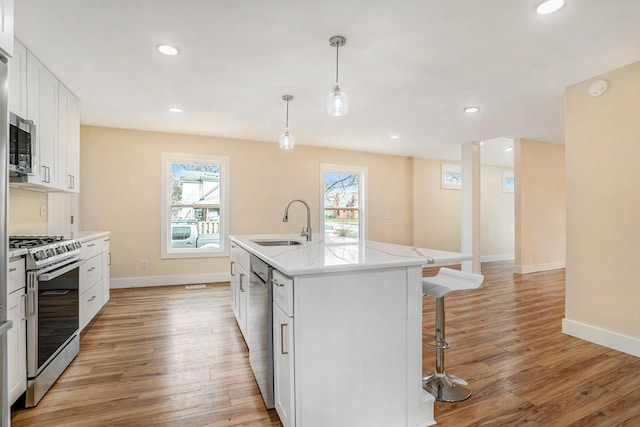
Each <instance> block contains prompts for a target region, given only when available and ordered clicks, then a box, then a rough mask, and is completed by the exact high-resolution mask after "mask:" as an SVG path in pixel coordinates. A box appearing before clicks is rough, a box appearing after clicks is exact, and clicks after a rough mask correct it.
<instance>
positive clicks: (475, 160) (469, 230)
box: [460, 142, 480, 273]
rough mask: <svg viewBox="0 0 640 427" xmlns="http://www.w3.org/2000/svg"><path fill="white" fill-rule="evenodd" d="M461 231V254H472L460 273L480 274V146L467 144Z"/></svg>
mask: <svg viewBox="0 0 640 427" xmlns="http://www.w3.org/2000/svg"><path fill="white" fill-rule="evenodd" d="M461 226H462V230H461V233H460V236H461V239H462V242H461V249H462V252H463V253H467V254H472V255H473V260H472V261H464V262H463V263H462V271H467V272H469V271H470V272H473V273H480V144H479V143H478V142H468V143H466V144H464V145H463V146H462V220H461Z"/></svg>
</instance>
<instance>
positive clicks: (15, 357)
mask: <svg viewBox="0 0 640 427" xmlns="http://www.w3.org/2000/svg"><path fill="white" fill-rule="evenodd" d="M25 303H26V294H25V293H24V288H21V289H20V290H17V291H15V292H12V293H11V294H9V300H8V310H7V318H8V319H9V320H11V321H12V322H13V327H12V328H11V329H9V332H8V333H7V344H8V345H7V373H8V378H7V382H8V384H9V405H12V404H13V403H14V402H15V401H16V399H18V397H20V395H22V393H24V392H25V391H26V390H27V347H26V346H27V323H26V306H25Z"/></svg>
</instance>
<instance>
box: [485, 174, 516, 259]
mask: <svg viewBox="0 0 640 427" xmlns="http://www.w3.org/2000/svg"><path fill="white" fill-rule="evenodd" d="M504 171H510V172H513V168H506V167H501V166H489V165H483V166H482V167H481V168H480V187H481V189H480V254H481V259H482V261H483V262H486V261H499V260H507V259H513V257H514V245H515V214H514V193H505V192H503V191H502V178H503V172H504Z"/></svg>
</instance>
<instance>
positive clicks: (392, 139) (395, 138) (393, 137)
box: [389, 135, 400, 141]
mask: <svg viewBox="0 0 640 427" xmlns="http://www.w3.org/2000/svg"><path fill="white" fill-rule="evenodd" d="M389 139H390V140H391V141H398V140H399V139H400V137H399V136H398V135H391V136H390V137H389Z"/></svg>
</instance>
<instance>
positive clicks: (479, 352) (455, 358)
mask: <svg viewBox="0 0 640 427" xmlns="http://www.w3.org/2000/svg"><path fill="white" fill-rule="evenodd" d="M511 270H512V264H511V263H510V262H498V263H487V264H483V273H484V274H485V277H486V279H485V282H484V284H483V285H482V287H481V288H480V289H477V290H473V291H464V292H456V293H451V294H449V295H448V296H447V301H446V316H447V317H446V334H447V339H448V341H449V342H450V343H451V345H452V348H451V349H450V350H448V351H447V352H446V357H445V367H446V370H447V371H448V372H452V373H455V374H456V375H459V376H461V377H462V378H465V379H466V380H467V381H469V383H471V386H472V388H473V390H474V393H473V395H472V396H471V398H470V399H468V400H466V401H464V402H458V403H441V402H436V406H435V414H436V421H438V425H440V426H456V427H458V426H480V425H482V426H522V425H532V426H637V425H640V359H638V358H636V357H633V356H630V355H626V354H623V353H620V352H616V351H613V350H609V349H607V348H604V347H601V346H598V345H595V344H590V343H587V342H585V341H581V340H579V339H576V338H572V337H569V336H565V335H563V334H562V333H561V332H560V330H561V320H562V318H563V316H564V271H563V270H555V271H552V272H545V273H533V274H528V275H523V276H518V275H513V274H511ZM434 273H435V271H433V270H428V271H427V272H426V274H427V275H428V274H434ZM228 301H229V288H228V286H227V285H224V284H223V285H208V287H207V288H206V289H192V290H187V289H185V287H184V286H171V287H159V288H142V289H140V288H139V289H115V290H112V292H111V301H110V302H109V303H108V304H107V305H106V306H105V307H104V308H103V310H102V311H101V313H100V314H99V315H98V316H97V317H96V319H94V321H92V323H91V324H90V325H89V326H88V327H87V328H88V329H87V330H86V332H83V335H82V340H81V351H80V354H79V355H78V357H77V358H76V360H75V361H74V362H73V363H72V365H71V366H70V367H69V368H68V369H67V371H66V372H65V373H64V374H63V376H62V377H61V378H60V379H59V380H58V382H57V384H56V385H55V386H54V387H53V388H52V389H51V390H50V391H49V393H48V394H47V395H46V396H45V397H44V399H43V400H42V401H41V402H40V404H39V405H38V407H36V408H33V409H26V410H25V409H22V410H20V409H15V408H14V411H13V413H12V425H13V426H14V427H20V426H62V425H64V426H106V425H109V426H125V425H126V426H146V425H166V426H228V427H232V426H255V427H258V426H280V425H281V424H280V422H279V419H278V417H277V415H276V414H275V411H273V410H271V411H267V410H266V409H265V408H264V404H263V403H262V399H261V397H260V395H259V391H258V388H257V385H256V383H255V381H254V379H253V376H252V373H251V370H250V367H249V361H248V353H247V349H246V346H245V344H244V341H243V339H242V337H241V335H240V331H239V330H238V328H237V326H236V324H235V320H234V318H233V314H232V312H231V309H230V307H229V302H228ZM433 314H434V312H433V299H432V298H430V297H425V298H424V321H423V324H424V327H425V328H428V329H432V328H433V317H434V316H433ZM423 359H424V366H425V369H431V368H433V360H434V357H433V351H432V350H429V349H425V351H424V356H423ZM328 427H329V426H328ZM390 427H392V426H390Z"/></svg>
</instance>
